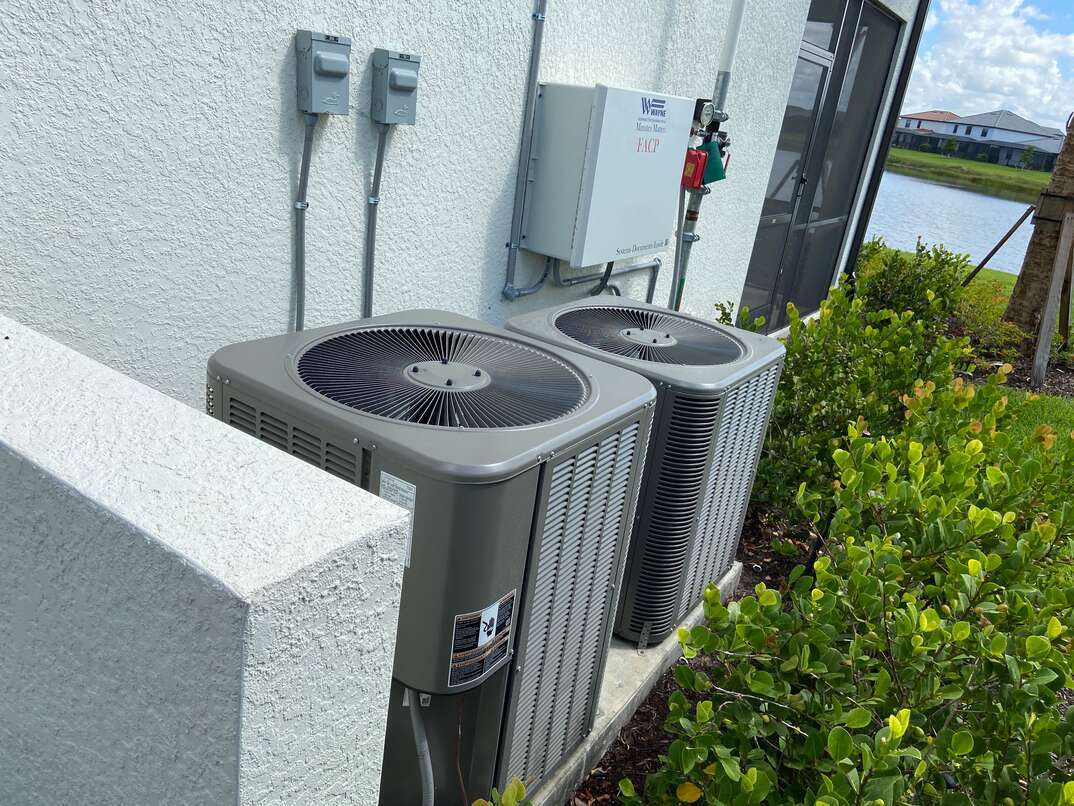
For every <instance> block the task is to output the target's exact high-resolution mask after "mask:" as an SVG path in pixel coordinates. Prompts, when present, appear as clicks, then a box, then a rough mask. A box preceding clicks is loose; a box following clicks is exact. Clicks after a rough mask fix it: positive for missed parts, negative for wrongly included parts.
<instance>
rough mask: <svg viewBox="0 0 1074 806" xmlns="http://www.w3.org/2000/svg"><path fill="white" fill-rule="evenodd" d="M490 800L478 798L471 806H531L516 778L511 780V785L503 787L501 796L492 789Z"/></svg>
mask: <svg viewBox="0 0 1074 806" xmlns="http://www.w3.org/2000/svg"><path fill="white" fill-rule="evenodd" d="M491 798H492V799H491V800H485V799H484V798H479V799H478V800H475V801H474V803H473V806H533V804H532V803H530V802H529V801H528V800H526V787H525V786H524V785H523V783H522V782H521V781H520V780H518V779H517V778H512V779H511V783H509V784H508V785H507V786H506V787H504V790H503V794H502V795H501V794H500V791H499V790H498V789H493V790H492V795H491Z"/></svg>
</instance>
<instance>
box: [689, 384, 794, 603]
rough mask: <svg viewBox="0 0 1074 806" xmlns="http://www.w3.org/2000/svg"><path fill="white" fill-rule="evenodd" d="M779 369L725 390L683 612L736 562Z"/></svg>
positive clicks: (699, 599)
mask: <svg viewBox="0 0 1074 806" xmlns="http://www.w3.org/2000/svg"><path fill="white" fill-rule="evenodd" d="M780 368H781V365H776V366H773V367H771V368H770V369H767V370H765V371H764V372H762V373H760V374H758V375H756V376H754V377H753V378H751V379H750V380H749V381H747V382H746V383H744V384H742V385H741V386H738V387H736V388H734V389H732V390H731V391H730V392H728V393H727V396H726V400H725V404H724V412H723V416H722V417H721V420H720V426H719V429H718V431H717V435H716V445H715V448H714V453H713V459H712V469H713V474H712V477H713V484H712V489H711V491H710V492H709V496H710V498H709V499H708V500H706V502H705V508H706V509H707V519H706V521H705V522H703V523H702V524H701V529H702V531H701V532H700V533H699V535H698V539H697V540H696V542H695V544H694V552H693V555H694V556H693V557H692V558H691V566H692V567H693V572H692V575H691V578H690V583H689V587H688V590H686V591H684V595H683V602H682V608H681V612H682V613H683V614H685V613H686V612H687V611H689V610H690V609H691V608H692V607H694V605H696V604H697V603H698V602H699V601H701V597H702V594H703V593H704V591H705V586H706V585H707V584H708V583H710V582H715V581H716V580H718V579H719V578H720V577H721V576H723V575H724V574H725V573H726V572H727V570H728V569H729V568H730V567H731V563H732V562H733V561H734V557H735V551H736V549H737V548H738V541H739V537H740V535H741V532H742V522H743V520H744V519H745V516H746V508H747V506H749V500H750V493H751V492H752V490H753V478H754V475H755V474H756V471H757V460H758V457H759V456H760V452H761V447H762V446H763V444H764V437H765V433H766V432H767V430H768V417H769V414H770V413H771V410H772V401H773V398H774V396H775V391H776V385H777V383H778V381H779V373H780Z"/></svg>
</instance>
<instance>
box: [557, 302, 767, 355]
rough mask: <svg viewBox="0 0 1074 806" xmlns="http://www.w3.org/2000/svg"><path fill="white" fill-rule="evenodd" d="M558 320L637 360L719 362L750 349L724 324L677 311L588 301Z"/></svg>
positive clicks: (590, 341) (582, 338)
mask: <svg viewBox="0 0 1074 806" xmlns="http://www.w3.org/2000/svg"><path fill="white" fill-rule="evenodd" d="M554 324H555V327H556V329H557V330H558V331H559V332H560V333H562V334H563V335H564V336H567V337H568V338H570V339H573V340H574V341H577V342H579V343H581V344H585V345H587V346H589V347H593V348H595V349H597V350H601V351H602V352H606V353H613V354H615V355H619V356H622V357H624V358H630V359H634V360H636V361H647V362H650V363H656V364H676V365H680V366H713V365H718V364H730V363H733V362H735V361H738V360H740V359H741V358H742V357H743V356H744V355H745V354H746V349H745V347H744V346H743V345H742V343H741V342H739V341H738V340H737V339H735V338H734V337H732V336H729V335H728V334H726V333H724V332H723V331H722V330H720V329H719V328H716V327H713V326H712V325H708V324H706V323H704V322H699V321H697V320H696V319H692V318H690V317H686V316H681V315H679V314H676V313H674V312H672V311H657V310H650V309H648V308H633V307H628V306H616V305H586V306H581V307H576V308H569V309H567V310H565V311H563V312H562V313H560V314H559V315H558V316H557V317H556V318H555V322H554Z"/></svg>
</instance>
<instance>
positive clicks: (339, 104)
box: [295, 31, 351, 115]
mask: <svg viewBox="0 0 1074 806" xmlns="http://www.w3.org/2000/svg"><path fill="white" fill-rule="evenodd" d="M295 52H296V54H297V56H298V71H297V72H298V109H299V111H300V112H307V113H310V114H314V115H320V114H328V115H346V114H347V112H348V110H349V109H350V72H351V61H350V57H351V40H350V38H349V37H346V36H332V35H330V34H319V33H315V32H314V31H296V32H295Z"/></svg>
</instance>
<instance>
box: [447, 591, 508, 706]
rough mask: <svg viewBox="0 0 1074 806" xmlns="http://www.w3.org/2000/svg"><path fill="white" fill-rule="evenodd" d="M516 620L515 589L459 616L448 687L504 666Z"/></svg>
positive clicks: (472, 680) (468, 681) (456, 620)
mask: <svg viewBox="0 0 1074 806" xmlns="http://www.w3.org/2000/svg"><path fill="white" fill-rule="evenodd" d="M514 620H515V591H511V592H510V593H508V594H507V595H506V596H501V597H500V600H499V601H497V602H493V603H492V604H490V605H489V606H488V607H486V608H484V609H482V610H475V611H473V612H472V613H459V614H458V615H457V616H455V629H454V631H453V633H452V636H451V668H450V669H449V670H448V687H455V686H463V685H468V684H470V683H476V682H477V681H478V680H481V679H482V678H484V677H486V676H487V675H489V674H491V673H492V672H494V671H495V670H496V669H498V668H500V667H501V666H503V664H504V661H506V660H507V658H508V657H509V656H510V649H511V626H512V625H513V624H514Z"/></svg>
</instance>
